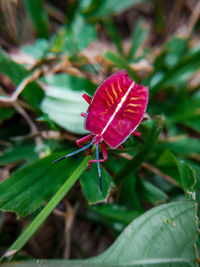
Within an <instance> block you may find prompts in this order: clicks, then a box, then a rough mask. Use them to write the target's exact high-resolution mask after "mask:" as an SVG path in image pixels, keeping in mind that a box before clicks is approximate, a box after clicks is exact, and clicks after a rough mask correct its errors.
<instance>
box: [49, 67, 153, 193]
mask: <svg viewBox="0 0 200 267" xmlns="http://www.w3.org/2000/svg"><path fill="white" fill-rule="evenodd" d="M82 97H83V98H84V99H85V101H86V102H87V103H88V104H89V107H88V110H87V113H81V116H83V117H84V118H85V123H84V127H85V129H86V130H88V131H89V132H91V134H89V135H87V136H85V137H83V138H81V139H79V140H77V141H76V144H77V145H78V146H80V147H81V149H79V150H77V151H75V152H72V153H70V154H67V155H65V156H63V157H61V158H59V159H57V160H55V161H54V163H55V162H58V161H60V160H63V159H65V158H67V157H70V156H73V155H75V154H77V153H79V152H81V151H83V150H87V151H88V153H87V154H86V155H89V154H90V153H91V151H90V149H89V147H91V146H92V145H93V144H95V145H96V159H94V160H90V161H89V162H88V170H89V169H90V166H91V164H92V163H94V162H97V168H98V174H99V185H100V190H101V191H102V179H101V169H100V162H104V161H106V160H107V146H106V144H107V145H108V146H109V147H110V148H112V149H115V148H117V147H121V144H122V143H123V142H124V141H125V140H126V139H127V138H128V137H129V136H130V135H131V134H132V135H135V136H140V132H139V131H138V130H137V127H138V125H139V124H140V122H141V121H142V119H143V116H144V113H145V111H146V107H147V103H148V87H144V86H142V85H139V84H137V83H135V82H134V81H133V80H131V79H130V77H129V76H128V74H127V72H126V70H121V71H118V72H116V73H114V74H113V75H111V76H110V77H109V78H108V79H107V80H105V81H104V82H103V83H102V84H101V85H100V86H99V87H98V88H97V90H96V92H95V94H94V96H93V98H91V97H90V96H88V95H86V94H83V95H82ZM90 139H92V141H91V142H90V143H89V144H88V145H86V146H83V145H82V143H84V142H86V141H88V140H90ZM99 144H101V150H102V155H103V159H99Z"/></svg>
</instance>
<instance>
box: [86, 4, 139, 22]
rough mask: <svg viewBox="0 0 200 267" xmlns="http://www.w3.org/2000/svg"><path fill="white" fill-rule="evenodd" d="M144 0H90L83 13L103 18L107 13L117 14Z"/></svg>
mask: <svg viewBox="0 0 200 267" xmlns="http://www.w3.org/2000/svg"><path fill="white" fill-rule="evenodd" d="M143 1H144V0H132V1H130V0H123V1H121V0H104V1H96V0H92V1H90V4H89V6H87V7H86V8H85V10H84V14H87V15H88V16H91V17H98V18H105V17H107V16H108V15H113V14H117V13H120V12H123V11H125V10H126V9H128V8H130V7H132V6H134V5H136V4H138V3H141V2H143Z"/></svg>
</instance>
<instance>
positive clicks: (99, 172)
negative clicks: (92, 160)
mask: <svg viewBox="0 0 200 267" xmlns="http://www.w3.org/2000/svg"><path fill="white" fill-rule="evenodd" d="M96 160H97V169H98V175H99V186H100V190H101V192H102V178H101V167H100V162H99V144H97V146H96Z"/></svg>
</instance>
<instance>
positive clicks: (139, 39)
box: [128, 20, 149, 60]
mask: <svg viewBox="0 0 200 267" xmlns="http://www.w3.org/2000/svg"><path fill="white" fill-rule="evenodd" d="M148 33H149V28H146V27H145V26H144V22H143V20H139V21H138V23H137V25H136V27H135V30H134V32H133V34H132V46H131V49H130V51H129V54H128V59H129V60H131V59H134V58H135V57H136V53H137V51H138V49H139V48H140V47H141V45H142V44H143V42H144V41H145V39H146V38H147V35H148Z"/></svg>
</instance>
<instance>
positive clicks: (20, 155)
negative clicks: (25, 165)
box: [0, 143, 38, 165]
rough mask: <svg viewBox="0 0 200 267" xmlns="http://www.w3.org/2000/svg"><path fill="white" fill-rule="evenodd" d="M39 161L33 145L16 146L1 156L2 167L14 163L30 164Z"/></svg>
mask: <svg viewBox="0 0 200 267" xmlns="http://www.w3.org/2000/svg"><path fill="white" fill-rule="evenodd" d="M37 159H38V154H37V153H36V151H35V145H33V144H22V143H19V144H16V145H13V146H12V147H10V148H8V149H6V150H4V152H3V154H2V155H1V156H0V165H3V164H8V163H14V162H20V161H22V162H24V161H26V162H30V161H34V160H37Z"/></svg>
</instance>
